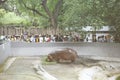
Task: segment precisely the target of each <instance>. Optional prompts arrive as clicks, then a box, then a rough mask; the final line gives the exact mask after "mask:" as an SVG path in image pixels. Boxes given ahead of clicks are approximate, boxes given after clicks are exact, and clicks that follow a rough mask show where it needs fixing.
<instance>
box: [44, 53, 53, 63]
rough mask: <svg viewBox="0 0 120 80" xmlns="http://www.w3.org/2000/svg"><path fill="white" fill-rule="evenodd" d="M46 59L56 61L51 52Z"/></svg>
mask: <svg viewBox="0 0 120 80" xmlns="http://www.w3.org/2000/svg"><path fill="white" fill-rule="evenodd" d="M46 61H48V62H52V61H54V59H53V57H52V55H51V54H49V55H48V56H47V58H46Z"/></svg>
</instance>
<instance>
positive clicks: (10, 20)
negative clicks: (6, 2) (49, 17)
mask: <svg viewBox="0 0 120 80" xmlns="http://www.w3.org/2000/svg"><path fill="white" fill-rule="evenodd" d="M1 10H2V11H3V13H4V14H2V17H1V18H0V23H1V24H3V25H6V24H16V25H20V24H23V25H28V24H29V23H30V22H29V20H28V18H25V17H24V18H23V17H20V16H17V15H16V14H15V13H14V12H5V11H4V10H3V9H1ZM1 10H0V11H1Z"/></svg>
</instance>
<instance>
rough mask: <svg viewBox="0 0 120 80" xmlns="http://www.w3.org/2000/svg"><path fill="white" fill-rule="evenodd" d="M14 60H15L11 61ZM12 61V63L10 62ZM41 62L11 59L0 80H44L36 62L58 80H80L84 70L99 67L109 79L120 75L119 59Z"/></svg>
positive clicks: (35, 59)
mask: <svg viewBox="0 0 120 80" xmlns="http://www.w3.org/2000/svg"><path fill="white" fill-rule="evenodd" d="M13 58H14V60H11V59H13ZM10 60H11V61H12V62H10ZM41 60H42V59H41V57H12V58H9V59H8V62H6V64H5V65H4V68H3V69H4V71H3V72H1V73H0V80H43V78H42V76H41V75H39V74H37V73H36V71H35V70H34V69H33V63H35V62H36V61H40V62H41V64H42V67H43V68H44V69H45V70H46V71H47V72H48V73H49V74H50V75H52V76H54V77H56V78H57V79H58V80H80V79H79V75H78V73H79V72H80V71H81V70H83V69H86V68H90V67H93V66H99V67H100V68H101V69H102V70H103V71H104V73H105V71H106V75H107V76H108V77H111V76H114V75H120V72H119V71H120V59H119V58H108V57H106V58H103V57H80V58H79V59H78V60H77V61H76V62H75V63H61V64H60V63H51V64H47V63H46V64H45V63H42V61H41ZM8 64H9V65H8ZM6 66H7V67H6ZM92 80H93V79H92ZM94 80H95V79H94ZM97 80H98V79H97ZM111 80H112V79H111Z"/></svg>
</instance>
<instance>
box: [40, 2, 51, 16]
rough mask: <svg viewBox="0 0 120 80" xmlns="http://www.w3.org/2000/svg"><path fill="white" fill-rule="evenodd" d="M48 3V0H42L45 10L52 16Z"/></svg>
mask: <svg viewBox="0 0 120 80" xmlns="http://www.w3.org/2000/svg"><path fill="white" fill-rule="evenodd" d="M46 3H47V0H42V6H43V8H44V10H45V12H46V13H47V15H48V16H49V17H51V16H52V14H51V12H50V10H49V9H48V7H47V5H46Z"/></svg>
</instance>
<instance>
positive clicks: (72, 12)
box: [0, 0, 120, 35]
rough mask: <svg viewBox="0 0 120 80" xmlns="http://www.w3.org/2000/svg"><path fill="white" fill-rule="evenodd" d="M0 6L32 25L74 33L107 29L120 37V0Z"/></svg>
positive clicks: (20, 1) (33, 0)
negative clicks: (75, 31) (86, 29)
mask: <svg viewBox="0 0 120 80" xmlns="http://www.w3.org/2000/svg"><path fill="white" fill-rule="evenodd" d="M1 6H2V7H1V8H4V9H5V10H6V11H13V12H14V13H16V14H17V15H19V16H21V17H24V16H29V20H30V23H31V22H32V23H34V25H39V26H44V27H52V28H53V29H56V28H61V29H65V28H69V29H77V30H79V29H81V28H82V27H86V26H92V27H93V28H94V29H95V30H96V29H100V28H101V27H102V26H109V27H110V28H111V30H115V31H116V34H117V35H120V14H119V13H120V7H119V6H120V0H4V2H3V3H2V5H1ZM3 13H4V11H3ZM3 13H2V12H0V15H3ZM23 22H24V21H23Z"/></svg>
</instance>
